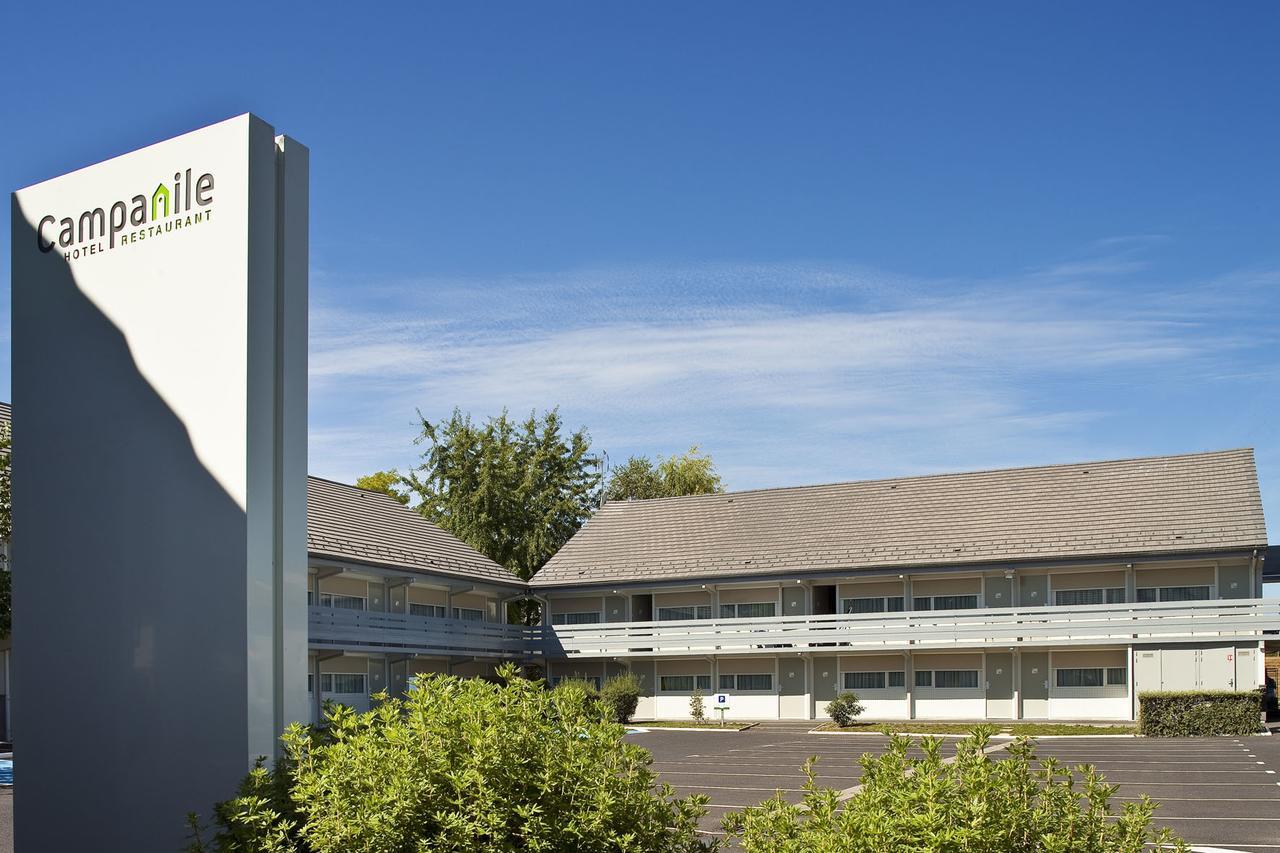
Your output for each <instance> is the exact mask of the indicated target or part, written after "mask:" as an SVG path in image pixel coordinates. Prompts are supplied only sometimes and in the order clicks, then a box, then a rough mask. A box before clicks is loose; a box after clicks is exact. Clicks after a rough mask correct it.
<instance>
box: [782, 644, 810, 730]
mask: <svg viewBox="0 0 1280 853" xmlns="http://www.w3.org/2000/svg"><path fill="white" fill-rule="evenodd" d="M804 665H805V660H804V658H802V657H791V658H779V659H778V682H779V685H780V688H781V689H780V690H779V692H778V716H779V717H781V718H782V719H784V720H807V719H808V718H809V704H810V703H809V690H808V687H807V686H806V684H805V677H804Z"/></svg>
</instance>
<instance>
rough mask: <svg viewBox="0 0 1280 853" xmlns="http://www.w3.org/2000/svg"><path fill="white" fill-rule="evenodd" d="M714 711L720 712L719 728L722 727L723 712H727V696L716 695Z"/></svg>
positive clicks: (726, 694) (725, 694)
mask: <svg viewBox="0 0 1280 853" xmlns="http://www.w3.org/2000/svg"><path fill="white" fill-rule="evenodd" d="M715 709H716V710H717V711H719V712H720V726H721V727H722V728H723V727H724V712H725V711H727V710H729V694H728V693H717V694H716V704H715Z"/></svg>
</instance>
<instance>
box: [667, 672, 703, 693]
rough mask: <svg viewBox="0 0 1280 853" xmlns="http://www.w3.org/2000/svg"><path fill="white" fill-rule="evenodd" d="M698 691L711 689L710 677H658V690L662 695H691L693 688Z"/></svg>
mask: <svg viewBox="0 0 1280 853" xmlns="http://www.w3.org/2000/svg"><path fill="white" fill-rule="evenodd" d="M695 687H696V688H697V689H698V690H710V689H711V676H709V675H660V676H658V689H659V690H661V691H663V692H664V693H692V692H693V691H694V688H695Z"/></svg>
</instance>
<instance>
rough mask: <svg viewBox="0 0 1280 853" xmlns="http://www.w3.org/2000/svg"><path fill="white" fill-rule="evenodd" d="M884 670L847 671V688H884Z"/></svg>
mask: <svg viewBox="0 0 1280 853" xmlns="http://www.w3.org/2000/svg"><path fill="white" fill-rule="evenodd" d="M884 683H885V679H884V673H883V672H846V673H845V674H844V689H845V690H883V689H884Z"/></svg>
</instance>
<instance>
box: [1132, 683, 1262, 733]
mask: <svg viewBox="0 0 1280 853" xmlns="http://www.w3.org/2000/svg"><path fill="white" fill-rule="evenodd" d="M1261 713H1262V699H1261V696H1260V695H1259V694H1258V692H1257V691H1253V690H1250V691H1239V692H1237V691H1232V690H1184V691H1176V692H1173V691H1170V692H1160V693H1139V694H1138V733H1139V734H1142V735H1146V736H1147V737H1205V736H1208V735H1251V734H1254V733H1255V732H1257V731H1258V730H1259V729H1260V728H1261V726H1260V723H1259V720H1260V715H1261Z"/></svg>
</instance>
